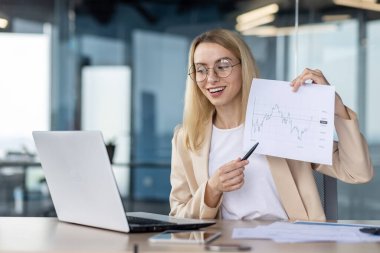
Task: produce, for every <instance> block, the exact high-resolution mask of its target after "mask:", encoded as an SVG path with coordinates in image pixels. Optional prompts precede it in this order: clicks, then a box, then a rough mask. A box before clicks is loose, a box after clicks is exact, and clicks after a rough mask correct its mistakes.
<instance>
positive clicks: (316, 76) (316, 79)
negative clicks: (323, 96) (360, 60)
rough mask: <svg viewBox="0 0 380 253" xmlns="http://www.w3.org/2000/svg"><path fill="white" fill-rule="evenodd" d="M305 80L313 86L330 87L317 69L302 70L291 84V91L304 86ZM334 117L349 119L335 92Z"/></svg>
mask: <svg viewBox="0 0 380 253" xmlns="http://www.w3.org/2000/svg"><path fill="white" fill-rule="evenodd" d="M307 80H311V83H314V84H322V85H330V84H329V82H328V81H327V79H326V78H325V76H324V75H323V73H322V71H320V70H319V69H314V70H313V69H308V68H306V69H304V71H302V73H301V74H300V75H299V76H297V78H296V79H294V80H293V81H292V82H291V86H292V87H293V91H294V92H296V91H297V90H298V89H299V87H301V85H304V84H305V82H306V81H307ZM335 115H337V116H339V117H341V118H343V119H350V115H349V114H348V112H347V110H346V107H345V106H344V104H343V101H342V99H341V98H340V96H339V95H338V94H337V93H336V92H335Z"/></svg>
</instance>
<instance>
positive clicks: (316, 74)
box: [291, 68, 330, 92]
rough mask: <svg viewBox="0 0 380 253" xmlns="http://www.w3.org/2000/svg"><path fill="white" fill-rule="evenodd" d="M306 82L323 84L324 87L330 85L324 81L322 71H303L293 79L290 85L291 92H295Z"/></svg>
mask: <svg viewBox="0 0 380 253" xmlns="http://www.w3.org/2000/svg"><path fill="white" fill-rule="evenodd" d="M307 80H311V82H312V83H315V84H325V85H330V84H329V82H328V81H327V80H326V78H325V76H324V75H323V73H322V71H320V70H319V69H314V70H312V69H308V68H306V69H304V71H302V73H301V74H300V75H299V76H297V78H296V79H294V80H293V81H292V83H291V86H292V87H293V91H294V92H295V91H297V90H298V89H299V87H300V86H301V85H303V84H305V82H306V81H307Z"/></svg>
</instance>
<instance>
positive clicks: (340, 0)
mask: <svg viewBox="0 0 380 253" xmlns="http://www.w3.org/2000/svg"><path fill="white" fill-rule="evenodd" d="M333 2H334V3H335V4H336V5H342V6H348V7H353V8H359V9H366V10H371V11H380V4H377V3H375V1H373V0H333Z"/></svg>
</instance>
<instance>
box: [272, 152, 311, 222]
mask: <svg viewBox="0 0 380 253" xmlns="http://www.w3.org/2000/svg"><path fill="white" fill-rule="evenodd" d="M267 159H268V163H269V167H270V169H271V172H272V176H273V180H274V183H275V185H276V187H277V191H278V194H279V196H280V199H281V202H282V205H283V206H284V209H285V211H286V213H287V215H288V217H289V219H290V220H299V219H301V220H308V215H307V212H306V209H305V206H304V204H303V202H302V199H301V196H300V194H299V192H298V189H297V186H296V184H295V182H294V179H293V176H292V174H291V172H290V169H289V166H288V164H287V163H286V160H285V159H284V158H279V157H273V156H267Z"/></svg>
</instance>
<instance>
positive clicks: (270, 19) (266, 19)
mask: <svg viewBox="0 0 380 253" xmlns="http://www.w3.org/2000/svg"><path fill="white" fill-rule="evenodd" d="M275 19H276V17H275V16H274V15H269V16H266V17H263V18H260V19H256V20H252V21H251V22H248V23H237V24H236V26H235V28H236V30H238V31H239V32H242V31H245V30H249V29H252V28H254V27H257V26H260V25H265V24H268V23H271V22H273V21H274V20H275Z"/></svg>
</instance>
